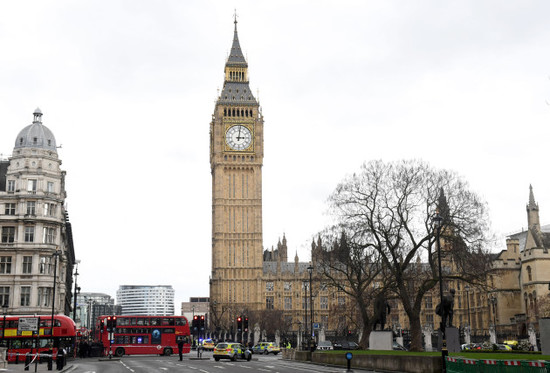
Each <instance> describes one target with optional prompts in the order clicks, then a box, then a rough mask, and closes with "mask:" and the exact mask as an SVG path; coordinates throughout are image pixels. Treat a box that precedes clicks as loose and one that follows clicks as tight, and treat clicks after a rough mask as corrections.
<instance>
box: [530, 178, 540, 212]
mask: <svg viewBox="0 0 550 373" xmlns="http://www.w3.org/2000/svg"><path fill="white" fill-rule="evenodd" d="M537 207H538V206H537V203H536V202H535V195H534V193H533V186H532V185H531V184H529V208H531V209H532V208H537Z"/></svg>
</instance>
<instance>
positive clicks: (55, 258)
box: [50, 250, 61, 339]
mask: <svg viewBox="0 0 550 373" xmlns="http://www.w3.org/2000/svg"><path fill="white" fill-rule="evenodd" d="M60 255H61V251H59V250H55V252H54V253H53V254H52V257H53V258H54V267H53V294H52V320H51V332H50V335H51V336H52V339H53V327H54V315H55V285H56V283H57V257H58V256H60Z"/></svg>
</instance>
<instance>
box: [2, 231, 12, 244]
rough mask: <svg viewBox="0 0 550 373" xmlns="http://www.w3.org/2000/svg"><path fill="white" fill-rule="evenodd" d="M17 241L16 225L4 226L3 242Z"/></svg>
mask: <svg viewBox="0 0 550 373" xmlns="http://www.w3.org/2000/svg"><path fill="white" fill-rule="evenodd" d="M11 242H15V227H2V243H11Z"/></svg>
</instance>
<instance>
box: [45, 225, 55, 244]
mask: <svg viewBox="0 0 550 373" xmlns="http://www.w3.org/2000/svg"><path fill="white" fill-rule="evenodd" d="M44 243H55V228H48V227H44Z"/></svg>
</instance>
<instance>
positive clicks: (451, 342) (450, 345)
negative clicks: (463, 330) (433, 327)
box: [437, 327, 460, 352]
mask: <svg viewBox="0 0 550 373" xmlns="http://www.w3.org/2000/svg"><path fill="white" fill-rule="evenodd" d="M445 337H446V338H445V341H446V343H447V351H449V352H460V338H459V334H458V328H455V327H451V328H445ZM442 344H443V335H442V333H441V330H440V331H439V337H438V341H437V350H438V351H441V347H442Z"/></svg>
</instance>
